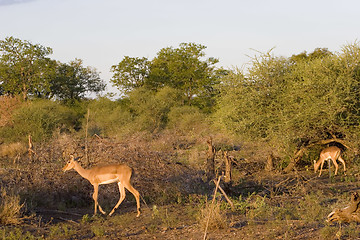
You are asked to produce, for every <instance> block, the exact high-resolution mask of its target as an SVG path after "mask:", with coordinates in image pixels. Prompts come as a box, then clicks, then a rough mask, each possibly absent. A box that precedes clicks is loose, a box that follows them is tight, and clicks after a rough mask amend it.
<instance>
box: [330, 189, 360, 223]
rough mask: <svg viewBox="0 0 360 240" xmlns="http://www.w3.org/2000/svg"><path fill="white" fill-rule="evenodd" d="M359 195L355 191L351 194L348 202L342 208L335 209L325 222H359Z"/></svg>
mask: <svg viewBox="0 0 360 240" xmlns="http://www.w3.org/2000/svg"><path fill="white" fill-rule="evenodd" d="M359 203H360V196H359V194H358V193H357V192H353V193H352V194H351V200H350V204H349V205H348V206H347V207H345V208H342V209H335V210H334V211H332V212H331V213H330V214H329V215H328V217H327V220H326V221H327V222H358V223H360V210H359Z"/></svg>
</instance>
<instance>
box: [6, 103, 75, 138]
mask: <svg viewBox="0 0 360 240" xmlns="http://www.w3.org/2000/svg"><path fill="white" fill-rule="evenodd" d="M78 118H79V116H78V115H77V114H76V113H75V112H74V111H73V110H71V109H70V108H68V107H65V106H63V105H60V104H59V103H57V102H54V101H50V100H37V101H33V102H30V103H28V104H26V105H24V106H22V107H21V108H19V109H17V110H16V111H14V113H13V117H12V124H11V125H10V126H9V125H7V126H4V127H2V128H0V135H2V136H3V137H4V141H5V142H15V141H26V139H27V136H28V135H31V136H32V138H33V140H34V141H42V140H45V139H47V138H49V137H51V136H52V135H53V133H54V131H55V130H56V129H58V130H60V131H71V130H72V129H74V128H75V127H76V126H77V124H78Z"/></svg>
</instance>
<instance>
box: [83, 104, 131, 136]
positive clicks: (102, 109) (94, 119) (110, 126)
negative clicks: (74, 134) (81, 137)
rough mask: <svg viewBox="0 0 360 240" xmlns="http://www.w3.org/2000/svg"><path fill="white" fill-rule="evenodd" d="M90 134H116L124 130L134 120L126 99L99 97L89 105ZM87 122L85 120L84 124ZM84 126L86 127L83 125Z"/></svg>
mask: <svg viewBox="0 0 360 240" xmlns="http://www.w3.org/2000/svg"><path fill="white" fill-rule="evenodd" d="M88 108H89V111H90V112H89V126H88V130H89V135H94V134H95V133H96V134H98V135H100V134H101V135H105V136H109V137H111V136H114V135H117V134H118V133H119V132H121V131H122V129H123V128H125V127H126V125H127V124H128V123H129V122H131V121H132V115H131V113H130V111H129V108H128V106H127V103H126V101H124V100H121V101H111V100H110V99H108V98H98V99H96V100H93V101H91V102H90V103H89V105H88ZM85 124H86V122H83V126H84V125H85ZM83 128H84V127H83Z"/></svg>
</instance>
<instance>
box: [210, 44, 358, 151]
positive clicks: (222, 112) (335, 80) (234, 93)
mask: <svg viewBox="0 0 360 240" xmlns="http://www.w3.org/2000/svg"><path fill="white" fill-rule="evenodd" d="M359 54H360V47H359V46H358V45H357V44H354V45H349V46H346V47H345V48H344V50H343V51H342V52H340V53H338V54H328V53H327V52H326V53H325V54H323V55H321V57H312V58H309V59H308V58H305V60H296V61H294V60H293V59H292V60H291V59H290V60H289V59H287V58H283V57H275V56H273V55H271V53H270V52H269V53H266V54H263V55H261V56H260V57H256V58H254V60H253V62H252V65H251V67H250V68H249V70H248V71H249V73H248V74H244V73H242V72H239V71H237V72H234V73H232V74H230V75H228V76H227V77H225V78H224V79H223V83H224V84H223V85H221V86H220V87H219V89H220V92H221V94H220V97H219V99H218V106H217V112H216V113H215V115H214V116H215V121H216V123H217V124H218V125H219V126H221V127H222V128H223V129H226V130H228V131H229V132H231V133H235V134H238V135H242V136H244V137H246V138H248V139H258V140H262V141H264V142H268V143H269V144H270V145H277V146H280V147H281V148H282V149H283V150H284V151H285V152H288V153H290V152H292V151H293V149H294V148H296V147H298V146H299V145H301V144H307V143H309V142H316V141H318V140H322V139H327V138H332V137H338V138H343V139H354V138H358V136H357V135H358V134H357V131H356V130H355V129H356V128H357V127H358V125H359V120H360V118H359V117H360V115H359V106H360V104H359V91H358V89H359V77H358V75H357V71H358V69H359V67H360V61H359V57H358V56H359ZM311 55H312V54H310V56H311Z"/></svg>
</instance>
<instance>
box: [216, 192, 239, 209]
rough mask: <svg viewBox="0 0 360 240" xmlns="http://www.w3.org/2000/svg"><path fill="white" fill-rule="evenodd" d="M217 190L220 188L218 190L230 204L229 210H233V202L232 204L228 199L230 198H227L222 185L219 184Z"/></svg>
mask: <svg viewBox="0 0 360 240" xmlns="http://www.w3.org/2000/svg"><path fill="white" fill-rule="evenodd" d="M219 190H220V192H221V193H222V194H223V195H224V197H225V199H226V201H227V202H228V203H229V204H230V206H231V210H232V211H234V210H235V207H234V204H233V202H232V201H231V200H230V198H228V196H227V195H226V193H225V191H224V189H222V187H220V186H219Z"/></svg>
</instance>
